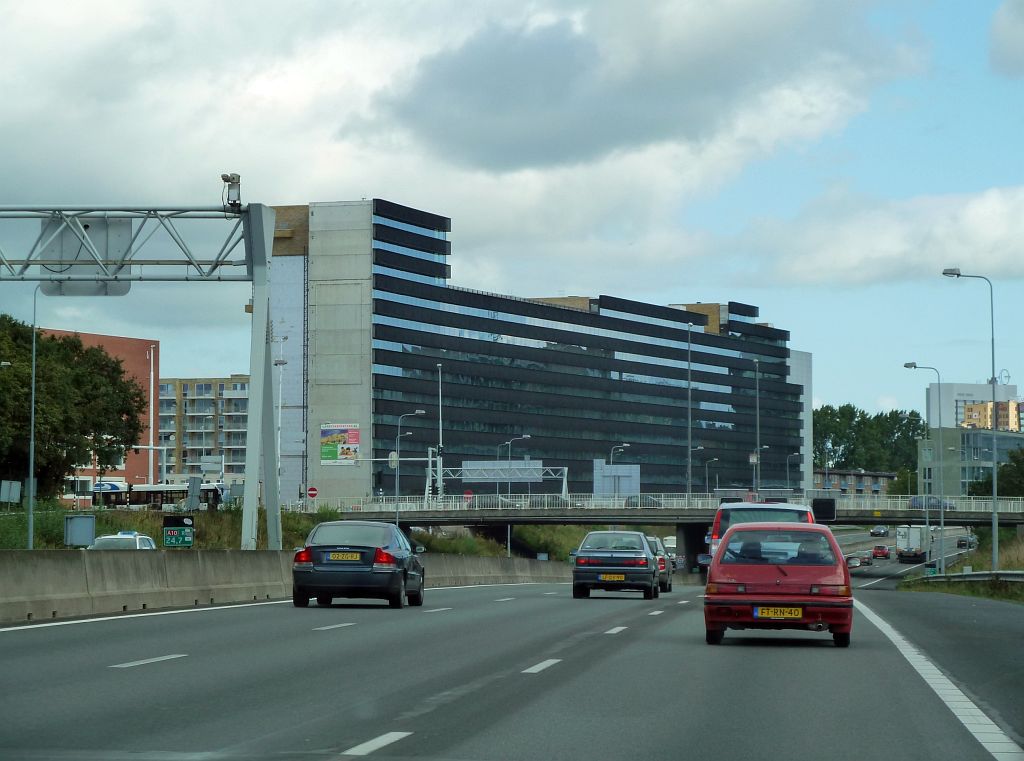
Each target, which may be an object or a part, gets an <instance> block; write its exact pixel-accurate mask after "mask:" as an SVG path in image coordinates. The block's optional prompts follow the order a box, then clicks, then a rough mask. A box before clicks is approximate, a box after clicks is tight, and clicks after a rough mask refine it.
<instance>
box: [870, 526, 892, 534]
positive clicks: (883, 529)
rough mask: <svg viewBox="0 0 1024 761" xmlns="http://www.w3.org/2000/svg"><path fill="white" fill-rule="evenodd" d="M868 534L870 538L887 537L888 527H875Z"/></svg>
mask: <svg viewBox="0 0 1024 761" xmlns="http://www.w3.org/2000/svg"><path fill="white" fill-rule="evenodd" d="M868 534H870V535H871V536H889V527H888V526H875V527H874V528H872V529H871V530H870V531H869V532H868Z"/></svg>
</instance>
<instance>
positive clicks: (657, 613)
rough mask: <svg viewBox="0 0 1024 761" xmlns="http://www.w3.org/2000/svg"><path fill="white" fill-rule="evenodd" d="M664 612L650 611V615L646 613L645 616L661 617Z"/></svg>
mask: <svg viewBox="0 0 1024 761" xmlns="http://www.w3.org/2000/svg"><path fill="white" fill-rule="evenodd" d="M664 612H665V611H663V610H652V611H651V612H650V613H648V614H647V615H648V616H660V615H661V614H662V613H664Z"/></svg>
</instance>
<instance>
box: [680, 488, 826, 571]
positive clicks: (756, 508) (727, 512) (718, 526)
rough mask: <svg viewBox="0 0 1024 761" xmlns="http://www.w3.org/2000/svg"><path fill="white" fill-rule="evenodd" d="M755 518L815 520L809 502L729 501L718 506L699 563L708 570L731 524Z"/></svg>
mask: <svg viewBox="0 0 1024 761" xmlns="http://www.w3.org/2000/svg"><path fill="white" fill-rule="evenodd" d="M755 521H776V522H785V523H789V522H793V523H814V511H813V510H811V508H810V507H808V506H807V505H799V504H794V503H791V502H727V503H725V504H721V505H719V506H718V510H716V511H715V520H714V522H713V523H712V524H711V530H710V531H709V532H708V535H707V542H708V552H707V554H703V555H698V556H697V563H698V565H700V566H701V567H702V570H706V568H707V566H708V565H710V563H711V559H712V558H713V557H714V556H715V553H716V552H717V551H718V546H719V544H720V542H721V540H722V537H723V536H725V532H726V531H727V530H728V529H729V527H730V526H734V525H736V524H738V523H753V522H755Z"/></svg>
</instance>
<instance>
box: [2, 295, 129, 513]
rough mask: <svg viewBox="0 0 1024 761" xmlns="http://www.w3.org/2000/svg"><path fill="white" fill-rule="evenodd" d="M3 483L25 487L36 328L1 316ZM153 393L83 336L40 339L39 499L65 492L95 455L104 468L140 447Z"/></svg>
mask: <svg viewBox="0 0 1024 761" xmlns="http://www.w3.org/2000/svg"><path fill="white" fill-rule="evenodd" d="M0 357H2V358H3V360H4V361H7V362H10V363H11V366H10V367H6V368H3V369H2V370H0V477H2V478H3V479H5V480H12V481H23V480H24V479H25V477H26V475H27V472H28V459H29V456H28V455H29V441H30V435H29V429H30V427H31V424H30V419H31V391H32V389H31V387H32V327H31V326H30V325H26V324H25V323H22V322H19V321H17V320H15V319H14V318H12V317H10V316H9V315H4V314H0ZM145 409H146V394H145V392H144V391H143V389H142V387H141V386H140V385H139V384H138V383H136V382H135V381H134V380H133V379H131V378H129V377H127V376H126V375H125V372H124V367H123V366H122V364H121V360H119V359H115V358H114V357H111V356H110V355H109V354H107V353H106V352H105V351H104V350H103V349H101V348H99V347H85V346H83V344H82V341H81V339H79V338H78V336H64V337H59V338H58V337H52V336H46V335H44V334H41V333H37V334H36V421H35V422H36V425H35V449H36V451H35V471H36V472H35V475H36V479H37V484H38V485H37V494H39V495H40V496H52V495H55V494H57V493H58V490H62V489H63V482H64V478H65V476H67V475H69V474H71V473H73V472H74V469H75V466H76V465H80V464H82V463H86V462H90V461H91V459H92V457H93V456H94V455H95V457H96V459H97V462H98V464H99V468H100V469H101V470H103V469H109V468H111V467H113V466H115V465H116V464H117V463H118V462H120V461H121V460H122V459H123V458H124V455H125V452H126V450H128V449H130V448H131V447H132V446H133V445H135V444H138V442H139V439H140V437H141V435H142V415H143V412H144V411H145Z"/></svg>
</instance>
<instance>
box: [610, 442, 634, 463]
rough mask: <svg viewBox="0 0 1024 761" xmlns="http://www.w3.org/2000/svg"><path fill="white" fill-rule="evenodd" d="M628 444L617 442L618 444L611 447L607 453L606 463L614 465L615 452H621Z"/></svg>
mask: <svg viewBox="0 0 1024 761" xmlns="http://www.w3.org/2000/svg"><path fill="white" fill-rule="evenodd" d="M628 446H629V444H618V445H616V446H614V447H612V451H611V452H609V453H608V464H609V465H614V464H615V453H616V452H622V451H623V450H625V449H626V448H627V447H628Z"/></svg>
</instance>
